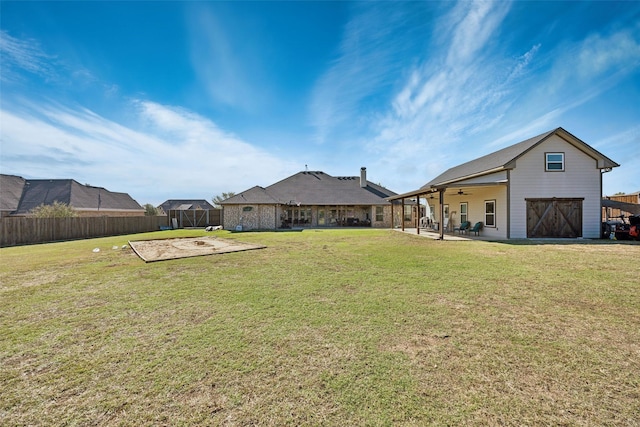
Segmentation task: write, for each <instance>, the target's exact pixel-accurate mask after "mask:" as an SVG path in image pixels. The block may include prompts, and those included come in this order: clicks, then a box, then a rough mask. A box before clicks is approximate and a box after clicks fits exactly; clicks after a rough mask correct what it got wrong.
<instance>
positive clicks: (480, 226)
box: [469, 222, 482, 236]
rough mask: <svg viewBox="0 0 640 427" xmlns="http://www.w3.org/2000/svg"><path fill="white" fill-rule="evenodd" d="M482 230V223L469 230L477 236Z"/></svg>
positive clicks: (477, 223)
mask: <svg viewBox="0 0 640 427" xmlns="http://www.w3.org/2000/svg"><path fill="white" fill-rule="evenodd" d="M480 230H482V223H481V222H476V223H475V224H474V226H473V227H471V228H470V229H469V233H471V232H473V233H476V236H479V235H480Z"/></svg>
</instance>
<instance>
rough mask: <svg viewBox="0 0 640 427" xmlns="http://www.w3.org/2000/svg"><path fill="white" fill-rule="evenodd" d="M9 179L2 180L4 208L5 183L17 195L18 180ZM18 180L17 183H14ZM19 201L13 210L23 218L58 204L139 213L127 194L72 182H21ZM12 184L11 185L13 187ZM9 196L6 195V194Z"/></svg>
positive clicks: (36, 180)
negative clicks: (27, 214) (47, 206)
mask: <svg viewBox="0 0 640 427" xmlns="http://www.w3.org/2000/svg"><path fill="white" fill-rule="evenodd" d="M7 177H12V176H11V175H3V176H2V182H1V183H2V187H3V190H2V199H3V200H2V204H3V205H4V204H5V200H4V198H5V197H4V196H5V189H4V187H5V183H9V184H10V185H13V189H14V190H15V191H17V188H18V186H17V185H16V184H15V183H16V182H19V181H20V179H22V178H20V177H13V178H7ZM16 178H18V179H16ZM23 182H24V184H23V185H22V191H21V192H20V199H19V202H18V204H17V206H15V209H14V210H13V212H14V213H16V214H26V213H28V212H29V211H31V210H32V209H34V208H36V207H38V206H40V205H42V204H46V205H49V204H53V202H60V203H64V204H68V205H69V206H71V207H73V208H74V209H78V210H96V211H97V210H104V211H131V210H133V211H142V210H144V209H143V208H142V206H140V204H138V202H136V201H135V200H133V199H132V198H131V196H129V195H128V194H126V193H116V192H112V191H109V190H107V189H105V188H102V187H93V186H90V185H83V184H80V183H78V182H77V181H75V180H73V179H28V180H23ZM12 183H13V184H12ZM15 191H12V192H11V193H10V199H9V200H8V201H7V202H6V203H7V204H11V203H14V202H15V194H14V193H15ZM7 193H9V192H7Z"/></svg>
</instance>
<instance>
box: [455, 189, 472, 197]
mask: <svg viewBox="0 0 640 427" xmlns="http://www.w3.org/2000/svg"><path fill="white" fill-rule="evenodd" d="M457 194H458V196H470V195H471V193H466V192H464V191H462V188H461V189H460V190H458V193H457Z"/></svg>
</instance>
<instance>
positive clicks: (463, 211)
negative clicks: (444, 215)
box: [460, 202, 469, 223]
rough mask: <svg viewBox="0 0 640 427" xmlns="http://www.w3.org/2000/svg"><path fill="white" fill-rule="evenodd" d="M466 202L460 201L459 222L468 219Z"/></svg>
mask: <svg viewBox="0 0 640 427" xmlns="http://www.w3.org/2000/svg"><path fill="white" fill-rule="evenodd" d="M467 207H468V206H467V202H464V203H460V223H463V222H465V221H469V219H468V216H467Z"/></svg>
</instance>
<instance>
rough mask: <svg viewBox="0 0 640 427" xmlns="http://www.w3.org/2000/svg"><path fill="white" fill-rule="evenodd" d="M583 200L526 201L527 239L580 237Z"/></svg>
mask: <svg viewBox="0 0 640 427" xmlns="http://www.w3.org/2000/svg"><path fill="white" fill-rule="evenodd" d="M582 200H583V199H526V201H527V237H529V238H541V237H558V238H571V237H582Z"/></svg>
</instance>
